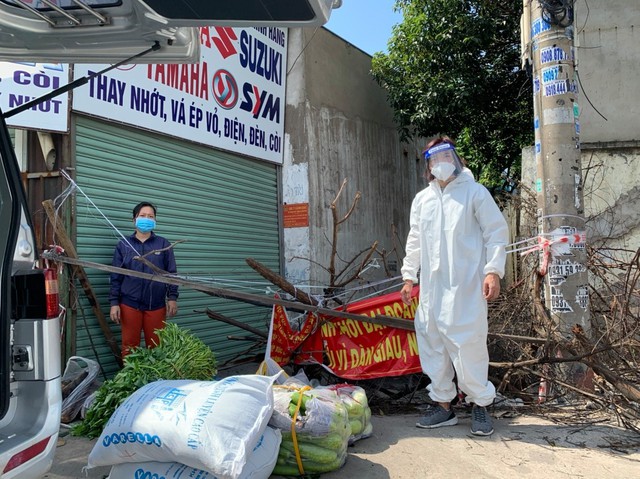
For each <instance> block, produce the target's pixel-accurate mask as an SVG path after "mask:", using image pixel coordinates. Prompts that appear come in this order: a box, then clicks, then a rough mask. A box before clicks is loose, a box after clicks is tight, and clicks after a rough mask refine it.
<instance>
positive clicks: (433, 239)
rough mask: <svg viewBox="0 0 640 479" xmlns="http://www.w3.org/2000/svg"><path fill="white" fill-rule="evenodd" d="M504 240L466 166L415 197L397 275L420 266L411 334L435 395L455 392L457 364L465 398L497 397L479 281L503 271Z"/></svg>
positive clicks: (497, 215) (498, 219)
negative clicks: (490, 374) (443, 184)
mask: <svg viewBox="0 0 640 479" xmlns="http://www.w3.org/2000/svg"><path fill="white" fill-rule="evenodd" d="M507 241H508V227H507V223H506V221H505V219H504V217H503V216H502V213H501V212H500V209H499V208H498V206H497V205H496V203H495V201H494V200H493V198H492V197H491V194H490V193H489V191H488V190H487V189H486V188H485V187H484V186H482V185H481V184H479V183H476V181H475V180H474V179H473V176H472V175H471V174H470V172H469V173H466V172H463V173H462V174H460V175H458V176H457V177H456V178H455V179H454V180H453V181H451V182H450V183H449V184H447V185H446V187H445V188H444V189H442V188H441V187H440V185H439V183H438V181H436V180H434V181H431V182H430V184H429V186H428V187H427V188H425V189H424V190H422V191H420V192H419V193H418V194H417V195H416V197H415V198H414V200H413V203H412V205H411V215H410V231H409V236H408V238H407V246H406V257H405V258H404V262H403V266H402V278H403V280H407V279H409V280H412V281H413V282H414V283H415V282H417V281H418V271H420V284H421V288H420V304H419V307H418V309H417V311H416V318H415V328H416V339H417V344H418V352H419V355H420V363H421V366H422V370H423V371H424V373H425V374H426V375H427V376H429V378H430V380H431V383H430V384H429V386H427V389H428V390H429V396H430V398H431V399H432V400H433V401H435V402H442V403H446V402H449V401H451V400H452V399H453V398H455V396H456V395H457V391H456V387H455V384H454V382H453V379H454V368H455V372H456V373H457V377H458V386H459V387H460V389H461V390H462V391H463V392H464V393H465V394H466V395H467V397H466V401H467V402H469V403H475V404H477V405H478V406H488V405H489V404H491V403H492V402H493V399H494V398H495V387H494V386H493V384H492V383H491V382H490V381H489V380H488V370H489V353H488V350H487V330H488V323H487V301H486V300H485V298H484V296H483V291H482V288H483V281H484V277H485V275H486V274H488V273H496V274H498V275H499V276H500V277H501V278H502V277H503V276H504V268H505V257H506V253H505V246H506V245H507Z"/></svg>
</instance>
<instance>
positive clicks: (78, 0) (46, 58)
mask: <svg viewBox="0 0 640 479" xmlns="http://www.w3.org/2000/svg"><path fill="white" fill-rule="evenodd" d="M340 4H341V1H340V0H146V1H142V0H0V61H15V62H25V61H28V62H37V63H51V62H56V63H120V62H123V63H184V62H188V63H191V62H196V61H198V60H199V58H200V52H199V48H200V39H199V34H198V30H197V28H196V27H200V26H212V25H223V26H232V27H233V26H237V27H249V26H278V27H304V26H318V25H322V24H324V23H325V22H326V21H327V20H328V18H329V15H330V13H331V9H332V8H336V7H338V6H340ZM74 83H76V84H77V85H81V84H82V82H77V81H76V82H74ZM77 85H76V86H77ZM80 88H82V86H80ZM49 98H51V96H49ZM25 105H27V104H25ZM23 106H24V105H23ZM29 106H32V105H29ZM13 114H16V111H14V110H12V111H8V112H0V117H1V118H2V119H1V120H0V157H1V158H0V160H1V165H2V166H1V168H0V257H1V259H2V263H1V266H0V285H1V289H0V477H2V478H6V479H9V478H20V479H29V478H41V477H42V476H43V475H44V474H45V473H46V472H47V471H48V470H49V468H50V467H51V464H52V462H53V456H54V453H55V449H56V443H57V438H58V428H59V425H60V409H61V402H62V400H61V390H60V376H61V369H62V368H61V363H62V358H61V355H60V327H61V324H60V308H59V306H58V285H57V278H56V271H55V270H54V269H46V268H42V265H40V264H39V262H38V252H37V251H36V249H35V244H36V243H35V240H34V239H35V238H34V233H33V228H32V226H31V222H30V213H29V211H28V209H27V201H26V197H25V193H24V190H23V187H22V180H21V175H20V169H19V166H18V162H17V161H16V156H15V153H14V151H13V148H12V146H11V138H10V137H9V131H8V130H7V126H6V123H5V118H7V117H9V116H11V115H13Z"/></svg>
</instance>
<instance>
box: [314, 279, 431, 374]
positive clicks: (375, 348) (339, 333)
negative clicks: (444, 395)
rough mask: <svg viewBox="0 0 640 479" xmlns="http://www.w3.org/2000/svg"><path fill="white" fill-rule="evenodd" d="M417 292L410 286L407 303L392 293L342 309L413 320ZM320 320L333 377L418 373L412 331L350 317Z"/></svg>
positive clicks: (418, 360)
mask: <svg viewBox="0 0 640 479" xmlns="http://www.w3.org/2000/svg"><path fill="white" fill-rule="evenodd" d="M419 291H420V287H419V286H415V287H414V288H413V291H412V294H411V297H412V301H411V305H410V306H407V305H405V304H404V303H403V302H402V300H401V299H400V292H396V293H390V294H386V295H383V296H378V297H375V298H372V299H367V300H363V301H359V302H357V303H353V304H351V305H349V306H348V307H347V308H346V311H347V312H349V313H355V314H362V315H365V316H370V317H373V316H376V315H379V314H382V315H385V316H392V317H396V318H403V319H410V320H413V319H414V317H415V312H416V308H417V307H418V294H419ZM322 320H323V322H322V340H323V343H324V350H325V353H326V355H327V358H328V361H329V364H328V367H329V368H330V369H331V370H332V371H333V373H334V374H335V375H336V376H338V377H341V378H344V379H353V380H358V379H372V378H381V377H389V376H402V375H405V374H412V373H420V372H422V368H421V367H420V358H419V356H418V345H417V342H416V334H415V332H413V331H407V330H404V329H397V328H392V327H388V326H382V325H377V324H372V323H365V322H362V321H354V320H352V319H341V318H330V317H322Z"/></svg>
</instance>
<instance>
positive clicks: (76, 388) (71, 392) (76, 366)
mask: <svg viewBox="0 0 640 479" xmlns="http://www.w3.org/2000/svg"><path fill="white" fill-rule="evenodd" d="M99 372H100V366H99V365H98V363H97V362H95V361H93V360H91V359H87V358H83V357H80V356H71V357H70V358H69V360H68V361H67V365H66V367H65V369H64V373H63V374H62V411H61V413H60V421H61V422H63V423H65V424H67V423H70V422H71V421H73V420H74V419H75V418H76V417H77V416H78V413H79V412H80V409H81V408H82V405H83V404H84V400H85V399H86V398H87V396H88V395H89V394H91V392H92V391H93V389H92V387H91V385H92V384H93V382H94V381H95V379H96V378H97V377H98V373H99Z"/></svg>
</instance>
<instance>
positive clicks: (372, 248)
mask: <svg viewBox="0 0 640 479" xmlns="http://www.w3.org/2000/svg"><path fill="white" fill-rule="evenodd" d="M377 247H378V242H377V241H375V242H374V243H373V245H371V248H369V252H368V253H367V256H366V257H365V258H364V259H363V260H362V262H361V263H360V266H359V267H358V269H357V270H356V271H355V273H353V274H352V275H351V276H350V277H349V278H347V279H345V280H343V281H341V282H340V283H338V284H335V285H334V287H335V288H341V287H343V286H346V285H347V284H349V283H350V282H351V281H353V280H355V279H357V278H359V277H360V273H362V270H363V269H364V268H365V266H366V265H367V263H368V262H369V260H370V259H371V256H373V253H375V252H376V248H377Z"/></svg>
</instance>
